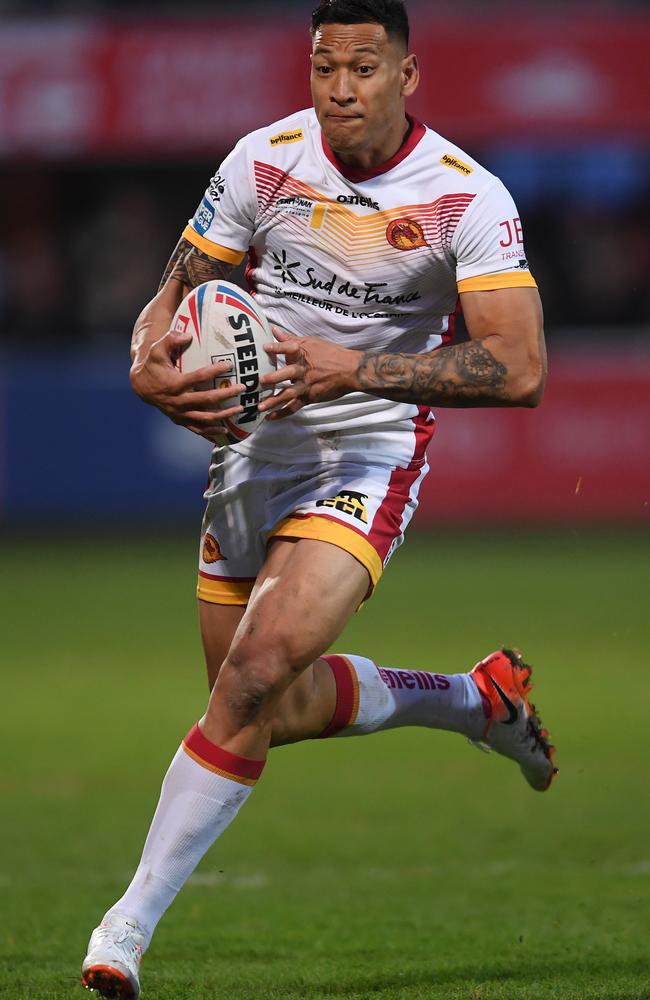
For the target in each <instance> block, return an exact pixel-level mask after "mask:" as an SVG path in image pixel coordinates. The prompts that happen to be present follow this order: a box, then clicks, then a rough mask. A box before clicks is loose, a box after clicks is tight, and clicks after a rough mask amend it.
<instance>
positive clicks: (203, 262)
mask: <svg viewBox="0 0 650 1000" xmlns="http://www.w3.org/2000/svg"><path fill="white" fill-rule="evenodd" d="M232 269H233V267H232V264H226V262H225V261H223V260H215V259H214V258H213V257H209V256H208V255H207V253H203V252H202V251H201V250H198V249H197V248H196V247H195V246H194V245H193V244H192V243H190V241H189V240H186V239H184V238H183V237H181V238H180V240H179V241H178V243H177V245H176V249H175V250H174V252H173V254H172V255H171V257H170V259H169V263H168V265H167V267H166V268H165V273H164V274H163V276H162V279H161V282H160V288H162V287H163V286H164V285H166V284H167V281H168V280H169V279H170V278H171V279H172V280H174V281H180V282H181V284H183V285H187V287H188V288H196V286H197V285H201V284H203V282H204V281H213V280H214V279H215V278H227V277H228V275H229V274H230V272H231V271H232Z"/></svg>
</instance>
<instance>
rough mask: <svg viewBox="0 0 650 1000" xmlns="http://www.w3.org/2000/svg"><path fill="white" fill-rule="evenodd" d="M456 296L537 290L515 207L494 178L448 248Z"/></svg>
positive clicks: (464, 218)
mask: <svg viewBox="0 0 650 1000" xmlns="http://www.w3.org/2000/svg"><path fill="white" fill-rule="evenodd" d="M451 250H452V253H453V254H454V256H455V258H456V284H457V286H458V291H459V292H483V291H492V290H494V289H497V288H517V287H521V288H526V287H528V288H536V287H537V282H536V281H535V279H534V278H533V276H532V274H531V273H530V270H529V267H528V260H527V259H526V252H525V250H524V236H523V229H522V225H521V219H520V217H519V212H518V211H517V206H516V205H515V203H514V201H513V199H512V197H511V195H510V194H509V192H508V191H507V190H506V188H505V187H504V185H503V184H502V183H501V181H500V180H498V179H497V178H496V177H495V178H494V180H493V181H492V183H491V184H490V185H489V186H488V187H487V188H485V189H484V190H483V191H481V193H480V194H478V195H477V196H476V198H475V199H474V201H473V202H472V204H471V206H470V207H469V208H468V209H467V211H466V212H465V214H464V216H463V218H462V219H461V221H460V224H459V226H458V228H457V230H456V233H455V235H454V240H453V242H452V246H451Z"/></svg>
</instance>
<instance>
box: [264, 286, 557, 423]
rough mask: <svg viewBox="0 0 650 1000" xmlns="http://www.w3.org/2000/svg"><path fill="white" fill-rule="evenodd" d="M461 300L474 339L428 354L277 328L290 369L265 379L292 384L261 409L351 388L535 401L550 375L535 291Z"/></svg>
mask: <svg viewBox="0 0 650 1000" xmlns="http://www.w3.org/2000/svg"><path fill="white" fill-rule="evenodd" d="M461 299H462V306H463V313H464V317H465V322H466V325H467V329H468V332H469V335H470V340H469V342H467V343H463V344H455V345H450V346H448V347H441V348H438V349H437V350H435V351H431V352H430V353H428V354H392V353H390V352H388V351H364V352H360V351H350V350H348V349H347V348H343V347H340V346H338V345H336V344H332V343H330V342H328V341H325V340H320V339H319V338H316V337H305V338H288V337H286V336H282V335H281V334H276V335H277V336H278V339H279V340H280V342H281V343H280V344H277V345H275V346H273V345H269V347H268V350H269V353H273V354H285V356H286V359H287V367H285V368H284V369H279V370H278V371H277V372H276V373H275V374H273V375H269V376H265V377H264V379H263V381H264V382H265V383H266V384H269V385H271V384H277V383H278V382H280V381H282V380H283V379H289V380H291V382H292V385H291V386H290V387H289V388H287V389H285V390H283V391H281V392H280V393H278V394H277V395H276V396H274V397H273V398H272V399H270V400H267V401H266V402H265V403H262V404H261V406H260V409H262V410H269V411H273V410H276V411H277V414H275V415H274V419H277V418H278V417H279V416H280V415H282V416H285V415H287V414H289V413H295V412H296V411H297V410H299V409H300V408H301V407H302V406H304V405H305V404H306V403H315V402H320V401H323V400H327V399H336V398H338V397H339V396H342V395H345V394H346V393H349V392H367V393H370V394H371V395H373V396H380V397H382V398H384V399H393V400H396V401H398V402H403V403H417V404H423V405H429V406H536V405H537V404H538V403H539V402H540V400H541V397H542V394H543V391H544V382H545V378H546V352H545V349H544V334H543V321H542V307H541V303H540V299H539V295H538V293H537V289H535V288H503V289H498V290H496V291H490V292H467V293H465V294H463V295H462V296H461ZM282 406H283V407H284V409H283V410H282V411H280V410H278V408H279V407H282Z"/></svg>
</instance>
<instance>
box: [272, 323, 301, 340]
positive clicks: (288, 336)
mask: <svg viewBox="0 0 650 1000" xmlns="http://www.w3.org/2000/svg"><path fill="white" fill-rule="evenodd" d="M271 330H272V331H273V336H274V337H275V339H276V340H295V339H296V338H295V336H294V334H292V333H287V331H286V330H283V329H282V327H280V326H272V327H271Z"/></svg>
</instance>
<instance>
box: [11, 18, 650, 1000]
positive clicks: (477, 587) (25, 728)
mask: <svg viewBox="0 0 650 1000" xmlns="http://www.w3.org/2000/svg"><path fill="white" fill-rule="evenodd" d="M409 8H410V10H411V13H412V22H413V46H414V48H415V49H416V50H417V51H418V52H420V53H421V55H422V62H423V68H424V80H423V85H422V88H421V91H420V93H419V95H418V97H417V100H414V101H413V106H412V110H413V111H414V112H415V113H417V114H419V116H420V117H422V118H423V119H424V120H425V121H426V122H428V123H430V124H431V125H432V126H433V127H435V128H436V129H438V130H439V131H440V132H442V133H443V134H446V135H448V136H449V137H450V138H452V139H453V140H455V141H456V142H458V143H459V144H460V145H461V146H464V147H465V148H466V149H468V150H469V151H470V152H471V153H472V154H473V155H475V156H476V157H478V158H479V159H481V160H482V161H484V162H485V163H486V164H487V165H488V166H489V167H490V168H492V169H493V170H494V171H495V172H496V173H498V174H499V175H500V176H502V177H503V179H504V180H505V182H506V183H507V185H508V186H509V188H510V189H511V191H512V193H513V195H514V196H515V199H516V200H517V202H518V205H519V208H520V211H521V215H522V216H523V218H524V220H525V228H526V243H527V253H528V256H529V258H530V261H531V267H532V270H533V272H534V274H535V275H536V277H537V278H538V280H539V283H540V286H541V291H542V297H543V300H544V303H545V307H546V316H547V335H548V343H549V355H550V380H549V385H548V391H547V396H546V399H545V402H544V404H543V406H542V407H541V408H540V409H539V410H535V411H531V412H518V411H511V412H508V411H501V412H500V411H498V410H494V411H490V410H483V411H471V410H468V411H463V410H456V411H453V410H447V411H439V413H438V418H439V421H438V431H437V434H436V438H435V439H434V443H433V445H432V448H431V451H430V458H431V459H432V462H431V464H432V472H431V474H430V477H429V481H428V485H427V489H426V492H425V494H424V497H423V503H422V507H421V509H420V511H419V512H418V515H417V517H416V527H415V528H414V529H413V535H412V537H411V539H410V544H408V543H407V545H406V546H405V548H404V550H403V552H401V553H400V554H398V556H397V557H396V559H395V565H394V567H391V572H390V573H388V574H387V577H386V580H385V581H384V582H382V584H381V587H380V588H379V590H378V593H377V596H376V597H375V598H374V599H373V601H372V602H371V603H370V605H369V607H368V609H367V611H364V612H363V614H360V615H358V616H356V617H355V620H354V621H353V622H352V623H351V625H350V628H349V629H348V631H347V632H346V635H345V637H344V638H343V639H342V640H341V644H340V645H339V646H338V648H339V649H349V650H356V651H359V652H363V653H365V654H367V655H369V656H373V657H375V658H376V659H377V660H378V661H379V662H383V663H385V664H393V663H394V664H401V665H404V666H408V665H414V666H418V667H423V666H425V665H429V664H430V663H431V662H432V659H433V660H434V661H435V665H436V669H450V670H460V669H464V668H466V667H467V665H468V664H470V663H472V662H474V660H475V659H476V658H478V656H480V655H483V654H485V653H486V652H487V651H488V650H489V649H491V648H495V647H496V646H497V645H498V644H499V643H502V642H504V641H507V642H511V641H517V642H520V643H521V645H522V648H523V649H524V650H525V651H529V652H530V656H531V659H532V660H533V662H535V663H536V664H539V665H540V666H541V668H542V669H540V670H539V676H538V678H537V679H538V685H539V692H540V704H541V706H542V708H543V709H544V718H545V721H550V723H551V727H552V734H553V736H554V738H555V739H556V740H557V742H558V744H559V748H560V754H559V763H560V765H561V774H560V777H559V780H558V782H557V786H556V788H554V789H553V790H552V792H551V793H550V794H549V795H548V796H542V797H537V796H534V795H532V794H530V793H527V790H525V789H523V788H522V787H521V783H520V779H519V778H518V776H517V774H516V773H515V769H514V768H512V767H511V766H510V765H509V764H508V763H506V762H505V761H495V760H488V761H487V762H486V760H485V759H484V758H483V757H482V756H481V755H479V754H474V753H472V752H471V751H470V750H469V749H467V750H465V751H463V749H461V748H460V746H459V743H458V740H457V738H456V737H453V736H451V735H447V734H437V735H436V736H435V737H433V736H432V735H431V734H430V733H429V732H428V731H425V730H419V731H413V730H410V731H399V732H395V733H393V734H385V735H383V736H379V737H372V738H370V739H368V740H358V741H354V743H353V747H351V746H350V741H347V740H341V741H336V740H335V741H331V742H330V741H327V742H323V743H319V742H315V743H313V744H310V745H303V746H301V747H300V748H299V749H297V750H292V749H288V750H286V751H285V750H281V751H278V752H277V753H276V752H274V759H273V767H269V768H268V776H265V780H264V782H262V783H261V785H260V789H259V791H258V792H256V799H255V802H254V804H253V805H251V806H250V807H249V809H250V811H249V812H248V813H247V815H246V816H245V817H244V818H243V819H242V821H241V822H240V823H238V824H236V827H235V832H234V833H232V834H231V832H230V831H229V832H228V833H227V834H226V836H225V837H224V839H223V841H220V844H219V846H218V848H217V849H216V850H215V851H213V852H211V854H210V855H209V856H208V857H207V858H206V859H205V861H204V863H203V864H202V866H201V869H200V871H199V872H198V873H197V875H196V877H195V878H194V879H193V881H192V884H191V886H190V887H189V888H188V890H187V892H185V893H184V894H182V896H181V898H180V899H179V901H178V903H177V904H176V905H175V907H174V908H172V911H170V914H169V915H168V917H166V918H165V921H164V922H163V924H162V925H161V930H160V934H159V937H158V938H157V940H156V944H155V946H154V948H153V949H152V951H153V953H154V954H153V956H152V958H151V959H150V960H149V962H148V963H147V969H146V977H147V978H146V983H145V988H146V989H147V990H148V991H149V992H148V993H147V995H148V996H152V997H156V998H158V1000H190V998H191V1000H198V998H207V997H214V996H217V995H219V996H229V997H237V998H238V1000H244V998H249V997H250V998H251V1000H253V998H258V997H259V996H262V995H263V996H266V997H268V998H269V1000H275V998H278V1000H280V998H282V1000H305V997H311V998H314V1000H322V998H332V1000H333V998H335V997H338V998H340V997H347V996H349V997H355V998H357V997H358V998H366V997H373V998H378V997H381V998H399V1000H405V998H411V997H412V998H413V1000H416V998H423V997H426V998H427V1000H469V998H472V1000H479V998H481V1000H557V998H558V997H560V998H561V1000H641V998H643V1000H648V998H650V969H649V966H648V951H647V938H646V937H645V936H644V933H643V929H644V927H647V926H648V922H649V920H650V916H649V915H650V896H649V888H650V878H649V874H650V859H649V852H648V838H647V831H648V825H649V823H650V816H649V815H648V809H649V800H648V795H647V787H646V786H647V766H645V765H644V761H646V760H647V737H646V735H645V734H646V732H647V705H648V700H649V699H650V690H649V688H648V671H647V651H648V647H649V645H650V635H649V634H648V614H647V595H648V572H647V567H648V559H647V551H648V545H647V542H648V533H647V530H646V528H647V517H648V501H649V500H650V462H649V461H648V458H649V451H650V449H649V447H648V446H649V443H650V342H649V340H648V332H649V327H650V169H649V168H650V101H649V100H648V95H649V94H650V76H649V68H650V59H649V58H648V53H650V9H649V6H648V4H647V3H642V2H638V3H624V2H622V0H617V2H616V3H613V2H612V3H608V2H605V0H602V2H596V0H592V2H589V3H587V2H585V3H578V2H569V0H562V2H560V0H557V2H548V0H547V2H544V0H539V2H537V3H536V4H535V5H534V7H533V5H525V6H524V5H522V4H521V3H516V4H515V3H503V4H502V3H490V4H483V3H479V2H476V3H467V2H460V0H459V2H457V3H454V4H453V5H452V4H451V3H430V2H426V3H425V2H422V3H417V2H415V0H412V2H411V3H410V4H409ZM309 11H310V4H309V3H306V2H302V0H301V2H298V0H294V2H291V3H289V2H287V0H282V2H279V0H278V2H272V0H267V2H266V3H264V4H257V5H253V4H249V3H245V2H243V0H238V2H237V3H236V4H235V3H232V2H229V3H225V2H217V0H211V2H204V3H198V2H196V0H184V2H183V4H182V15H181V14H180V13H179V4H178V3H177V2H176V0H175V2H173V3H172V2H166V3H163V2H159V3H157V4H153V3H145V2H135V0H133V2H127V0H122V2H110V3H109V2H102V0H65V2H62V0H59V2H57V0H40V2H37V0H15V2H7V0H0V203H1V209H0V680H1V691H2V696H1V698H0V704H2V707H3V709H4V711H3V718H2V728H3V735H4V738H5V744H4V745H5V746H6V751H5V752H4V757H3V759H4V761H5V766H4V767H3V769H2V773H1V774H0V913H1V917H0V997H7V1000H23V998H24V1000H27V998H32V997H43V998H48V1000H71V998H73V997H75V996H78V995H80V993H79V988H78V985H77V968H78V965H79V962H80V960H81V957H82V955H83V948H84V945H85V943H86V940H87V935H88V932H89V930H90V928H91V927H92V926H93V925H94V924H95V923H96V921H97V919H98V917H99V916H100V915H101V913H102V912H103V908H104V907H106V906H108V905H109V904H110V903H111V902H112V901H113V900H114V899H115V898H116V897H117V895H118V894H119V893H120V892H121V891H122V889H123V886H124V883H125V881H126V879H127V878H128V876H129V868H130V866H131V865H132V864H133V862H134V861H135V859H136V857H137V856H138V854H139V850H140V847H141V843H142V835H143V831H144V830H145V829H146V828H147V825H148V821H149V818H150V815H151V810H152V808H153V806H154V804H155V801H156V797H157V792H158V787H159V781H160V775H161V773H162V771H163V770H164V768H165V767H166V765H167V762H168V760H169V759H170V756H171V755H172V754H173V752H174V749H175V747H176V746H177V745H178V740H179V734H180V733H182V732H183V731H184V730H185V728H187V726H188V723H189V722H191V721H193V720H194V719H196V718H197V716H198V714H200V712H201V711H202V708H203V706H204V704H205V690H206V689H205V680H204V677H203V672H202V668H201V665H200V664H201V651H200V644H199V639H198V634H197V630H196V626H195V611H194V605H195V602H194V598H193V585H194V578H195V549H196V544H197V534H198V522H199V518H200V514H201V509H202V499H201V492H202V487H203V482H204V479H205V470H206V462H207V452H208V448H207V445H206V444H205V443H204V442H202V441H200V440H199V439H198V438H194V437H193V436H192V435H191V434H189V433H188V432H185V431H182V430H180V429H178V428H176V427H174V426H173V425H172V424H171V423H169V422H168V421H166V420H165V419H164V418H163V417H162V416H161V415H160V414H159V413H157V412H155V411H154V410H152V409H150V408H148V407H146V406H144V405H143V404H142V403H140V402H139V401H138V400H137V399H136V398H135V397H134V396H133V395H132V393H131V391H130V389H129V385H128V367H129V358H128V345H129V340H130V333H131V328H132V324H133V321H134V318H135V316H136V315H137V313H138V312H139V310H140V309H141V307H142V305H143V304H144V303H145V302H146V301H147V300H148V299H149V298H150V296H151V295H152V293H153V292H154V290H155V289H156V287H157V284H158V280H159V276H160V274H161V272H162V270H163V268H164V265H165V263H166V261H167V259H168V257H169V255H170V253H171V250H172V249H173V247H174V246H175V243H176V240H177V238H178V235H179V233H180V232H181V230H182V228H183V226H184V225H185V222H186V220H187V219H188V218H189V217H190V216H191V215H192V214H193V212H194V209H195V207H196V205H197V204H198V202H199V200H200V198H201V196H202V193H203V190H204V188H205V185H206V182H207V180H208V178H209V177H210V176H211V175H212V174H213V173H214V171H215V168H216V166H217V165H218V164H219V162H220V159H221V158H222V157H223V155H224V154H225V153H226V152H227V151H228V150H229V148H230V147H231V145H232V144H233V142H234V141H235V140H236V139H237V138H238V137H239V136H240V135H241V134H243V133H245V132H247V131H249V130H250V129H253V128H255V127H256V126H257V125H260V124H263V123H266V122H268V121H271V120H273V119H274V118H276V117H280V116H283V115H285V114H288V113H289V112H291V111H293V110H297V109H298V108H300V107H302V106H305V105H306V104H307V103H308V102H309V95H308V86H307V69H308V62H307V59H308V49H309V46H308V35H307V31H306V24H307V21H308V15H309ZM152 526H153V529H154V530H152ZM513 526H514V527H515V528H516V530H512V529H513ZM479 528H480V529H482V530H481V531H480V532H478V531H477V529H479ZM161 529H162V531H163V537H161V535H160V531H161ZM418 530H419V532H420V534H418ZM536 694H537V692H536ZM296 831H299V836H296ZM405 836H406V838H407V843H404V842H403V839H404V837H405ZM224 872H225V874H224ZM522 887H523V889H524V890H525V891H523V892H522ZM35 958H36V959H37V960H36V961H35ZM434 984H436V985H434Z"/></svg>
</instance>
